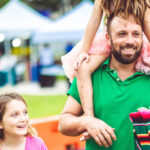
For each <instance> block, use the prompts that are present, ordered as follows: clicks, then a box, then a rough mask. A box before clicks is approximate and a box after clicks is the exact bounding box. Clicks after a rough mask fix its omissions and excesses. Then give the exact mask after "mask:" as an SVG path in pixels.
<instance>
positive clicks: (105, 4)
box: [100, 0, 150, 23]
mask: <svg viewBox="0 0 150 150" xmlns="http://www.w3.org/2000/svg"><path fill="white" fill-rule="evenodd" d="M149 5H150V0H101V6H100V7H101V9H102V10H103V11H104V12H105V15H106V17H109V16H110V15H111V13H112V11H111V10H112V6H113V13H114V15H116V14H118V12H120V10H123V12H124V15H125V16H127V17H128V16H129V14H133V15H134V17H135V18H136V19H137V22H139V23H142V21H143V19H144V13H145V10H146V8H147V7H149Z"/></svg>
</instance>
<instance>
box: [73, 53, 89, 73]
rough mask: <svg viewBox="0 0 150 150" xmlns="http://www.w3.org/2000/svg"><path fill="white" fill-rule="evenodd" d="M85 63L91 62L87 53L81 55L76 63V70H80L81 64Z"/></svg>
mask: <svg viewBox="0 0 150 150" xmlns="http://www.w3.org/2000/svg"><path fill="white" fill-rule="evenodd" d="M83 61H86V62H88V61H89V55H88V53H86V52H82V53H80V54H79V56H78V58H77V60H76V62H75V63H74V69H75V70H78V69H79V68H80V66H81V64H82V63H83Z"/></svg>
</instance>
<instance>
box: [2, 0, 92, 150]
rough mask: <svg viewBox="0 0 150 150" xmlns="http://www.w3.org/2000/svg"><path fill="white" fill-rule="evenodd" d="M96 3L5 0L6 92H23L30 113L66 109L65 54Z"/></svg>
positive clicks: (85, 0)
mask: <svg viewBox="0 0 150 150" xmlns="http://www.w3.org/2000/svg"><path fill="white" fill-rule="evenodd" d="M92 8H93V2H92V1H90V0H0V93H5V92H13V91H15V92H18V93H20V94H21V95H22V96H23V97H24V98H25V100H26V102H27V104H28V107H29V115H30V118H32V119H35V118H43V117H44V118H45V117H49V116H54V115H59V114H60V113H61V111H62V109H63V107H64V104H65V101H66V99H67V96H66V92H67V90H68V88H69V85H70V83H69V82H68V80H67V78H66V76H65V74H64V71H63V68H62V66H61V56H62V55H64V54H66V53H68V52H69V51H70V50H71V49H72V48H73V46H74V45H75V44H76V43H77V42H78V41H80V40H81V39H82V37H83V34H84V31H85V28H86V25H87V22H88V20H89V17H90V15H91V12H92ZM54 128H55V130H56V127H54ZM55 130H54V131H55ZM46 132H47V131H46ZM57 132H58V131H57ZM54 133H56V131H55V132H54ZM42 134H43V132H41V134H40V136H41V137H42V138H43V139H44V136H42ZM46 134H47V135H46V136H45V137H47V136H48V135H49V134H48V133H46ZM59 136H60V134H59ZM57 138H58V135H57ZM52 139H53V138H52ZM60 139H65V138H64V137H63V138H62V137H61V136H60ZM44 140H45V139H44ZM47 140H48V141H46V144H49V145H50V146H51V145H53V144H51V143H49V142H50V141H51V142H52V140H50V141H49V139H47ZM67 140H68V139H67ZM54 145H55V146H58V145H57V144H54ZM54 149H55V150H56V148H54ZM58 149H59V148H58ZM66 149H73V148H67V146H66ZM60 150H61V149H60Z"/></svg>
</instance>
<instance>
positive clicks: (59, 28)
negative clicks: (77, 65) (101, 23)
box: [33, 0, 93, 42]
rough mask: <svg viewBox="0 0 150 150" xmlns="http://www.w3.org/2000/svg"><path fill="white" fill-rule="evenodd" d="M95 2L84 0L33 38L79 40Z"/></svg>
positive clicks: (41, 39) (35, 39)
mask: <svg viewBox="0 0 150 150" xmlns="http://www.w3.org/2000/svg"><path fill="white" fill-rule="evenodd" d="M92 9H93V3H92V2H91V1H89V0H84V1H83V2H81V3H80V4H79V5H77V6H76V7H74V8H73V9H72V10H71V11H70V12H68V13H66V14H65V15H64V16H62V17H61V18H60V19H58V20H57V21H56V22H54V23H53V25H52V26H50V27H49V28H45V29H43V30H40V31H39V33H37V34H35V37H34V38H33V41H34V42H49V41H62V40H64V41H67V40H70V41H71V40H79V39H81V37H82V36H83V34H84V31H85V28H86V25H87V23H88V20H89V18H90V16H91V13H92Z"/></svg>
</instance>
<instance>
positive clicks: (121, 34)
mask: <svg viewBox="0 0 150 150" xmlns="http://www.w3.org/2000/svg"><path fill="white" fill-rule="evenodd" d="M118 35H119V36H124V35H126V33H125V32H120V33H119V34H118Z"/></svg>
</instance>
